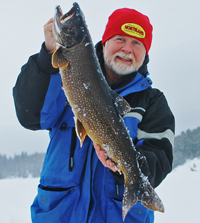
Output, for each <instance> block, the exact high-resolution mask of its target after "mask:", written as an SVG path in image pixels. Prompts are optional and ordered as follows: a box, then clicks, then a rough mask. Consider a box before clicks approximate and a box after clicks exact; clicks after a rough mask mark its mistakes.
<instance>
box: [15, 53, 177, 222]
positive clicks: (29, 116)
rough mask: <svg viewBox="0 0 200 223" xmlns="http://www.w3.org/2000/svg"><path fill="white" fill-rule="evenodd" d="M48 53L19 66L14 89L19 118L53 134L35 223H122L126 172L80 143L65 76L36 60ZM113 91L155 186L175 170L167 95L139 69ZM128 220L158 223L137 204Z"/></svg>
mask: <svg viewBox="0 0 200 223" xmlns="http://www.w3.org/2000/svg"><path fill="white" fill-rule="evenodd" d="M43 51H44V50H43ZM43 51H42V52H40V54H39V55H38V54H37V55H34V56H32V57H30V59H29V61H28V63H27V64H26V65H24V66H23V67H22V71H21V73H20V75H19V77H18V79H17V83H16V85H15V87H14V90H13V95H14V101H15V108H16V112H17V117H18V119H19V121H20V123H21V124H22V125H23V126H24V127H25V128H28V129H33V130H38V129H44V130H45V129H49V135H50V143H49V146H48V149H47V152H46V157H45V160H44V164H43V169H42V172H41V178H40V184H39V186H38V194H37V196H36V198H35V200H34V202H33V204H32V206H31V217H32V221H33V223H55V222H56V223H92V222H93V223H110V222H115V223H122V222H123V220H122V198H123V190H124V188H123V180H122V177H123V176H122V177H119V176H118V175H117V174H116V173H113V172H112V171H110V170H109V169H107V168H105V167H104V166H103V165H102V164H101V162H100V161H99V160H98V157H97V156H96V153H95V151H94V148H93V142H92V141H91V140H90V139H89V138H88V137H86V139H85V141H84V143H83V146H82V147H80V142H79V140H78V138H77V137H76V134H75V130H74V127H75V124H74V119H73V116H74V115H73V113H72V110H71V107H70V105H66V97H65V95H64V92H63V90H62V88H61V78H60V74H59V73H57V72H56V73H54V74H52V69H49V71H46V70H45V71H44V69H43V67H42V65H41V64H40V62H39V59H38V58H40V59H41V54H42V53H43V54H44V52H43ZM45 57H46V58H47V57H48V56H47V54H46V55H43V57H42V58H43V59H44V58H45ZM115 91H116V92H117V93H119V94H120V95H121V96H122V97H124V98H125V99H126V100H127V101H128V102H129V103H130V105H131V107H132V111H131V112H130V113H127V114H126V115H125V116H124V122H125V125H126V126H127V128H128V130H129V132H130V136H131V137H132V139H133V142H134V143H135V145H136V149H137V150H139V151H140V152H141V153H142V154H143V155H144V156H145V157H146V161H147V165H146V168H145V165H144V163H145V162H143V163H140V164H141V169H142V171H143V172H144V173H145V175H147V176H148V178H149V181H150V183H151V184H152V186H153V187H156V186H158V185H159V184H160V183H161V182H162V180H163V179H164V178H165V176H166V175H167V174H168V173H169V172H170V171H171V167H172V148H173V137H174V117H173V115H172V113H171V111H170V109H169V107H168V104H167V101H166V99H165V97H164V95H163V94H162V92H160V91H159V90H157V89H152V88H151V84H150V81H149V79H148V78H147V75H142V74H141V73H139V72H138V73H137V74H135V75H134V76H133V77H131V79H130V80H129V81H128V82H126V83H123V84H121V85H120V87H115ZM30 99H32V100H30ZM124 222H125V223H153V222H154V212H153V211H151V210H149V209H147V208H145V207H144V206H143V205H141V203H140V202H138V203H137V204H135V205H134V206H133V207H132V208H131V209H130V211H129V212H128V214H127V216H126V218H125V221H124Z"/></svg>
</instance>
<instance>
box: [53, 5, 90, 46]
mask: <svg viewBox="0 0 200 223" xmlns="http://www.w3.org/2000/svg"><path fill="white" fill-rule="evenodd" d="M85 27H86V25H85V18H84V15H83V13H82V11H81V9H80V7H79V5H78V3H76V2H75V3H73V7H72V8H71V9H70V10H69V11H68V12H67V13H65V14H63V12H62V9H61V7H60V5H58V6H57V7H56V10H55V16H54V24H53V35H54V38H55V40H56V42H57V44H58V45H60V46H62V47H64V48H67V49H72V48H73V47H74V46H76V45H78V44H79V43H81V42H82V40H83V39H84V36H85V30H86V29H85Z"/></svg>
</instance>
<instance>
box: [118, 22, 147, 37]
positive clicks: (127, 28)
mask: <svg viewBox="0 0 200 223" xmlns="http://www.w3.org/2000/svg"><path fill="white" fill-rule="evenodd" d="M121 30H122V31H123V32H125V33H126V34H128V35H130V36H135V37H138V38H145V36H146V34H145V31H144V29H143V28H142V27H141V26H139V25H138V24H135V23H125V24H124V25H122V26H121Z"/></svg>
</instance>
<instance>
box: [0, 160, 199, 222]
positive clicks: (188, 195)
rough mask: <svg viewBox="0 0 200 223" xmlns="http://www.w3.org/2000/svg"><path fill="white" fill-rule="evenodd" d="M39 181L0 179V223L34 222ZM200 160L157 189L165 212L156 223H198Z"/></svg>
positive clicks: (182, 168)
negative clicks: (32, 213) (34, 207)
mask: <svg viewBox="0 0 200 223" xmlns="http://www.w3.org/2000/svg"><path fill="white" fill-rule="evenodd" d="M38 182H39V179H38V178H28V179H5V180H0V211H1V213H0V222H1V223H31V220H30V205H31V203H32V201H33V199H34V197H35V195H36V193H37V185H38ZM199 188H200V159H194V160H192V161H188V162H187V163H186V164H185V165H183V166H180V167H177V168H176V169H175V170H174V171H173V172H172V173H171V174H170V175H169V176H168V177H167V178H166V179H165V181H163V183H162V184H161V185H160V186H159V187H158V188H157V189H156V191H157V193H158V195H159V196H160V198H161V199H162V201H163V203H164V205H165V213H164V214H162V213H157V212H156V213H155V223H179V222H181V223H188V222H192V223H199V217H198V216H199V208H200V206H199V200H200V192H199Z"/></svg>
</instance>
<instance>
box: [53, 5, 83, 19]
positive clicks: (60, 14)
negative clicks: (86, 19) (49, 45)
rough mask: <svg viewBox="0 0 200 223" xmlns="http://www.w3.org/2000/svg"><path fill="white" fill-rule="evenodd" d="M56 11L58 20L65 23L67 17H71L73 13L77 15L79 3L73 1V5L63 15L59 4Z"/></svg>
mask: <svg viewBox="0 0 200 223" xmlns="http://www.w3.org/2000/svg"><path fill="white" fill-rule="evenodd" d="M56 11H57V16H58V17H59V19H60V22H61V23H65V22H67V21H68V20H69V19H71V18H72V16H74V15H77V16H79V11H80V8H79V5H78V4H77V3H76V2H75V3H73V7H72V8H71V9H70V10H69V11H68V12H67V13H65V14H64V15H63V12H62V9H61V7H60V5H58V6H57V7H56Z"/></svg>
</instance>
